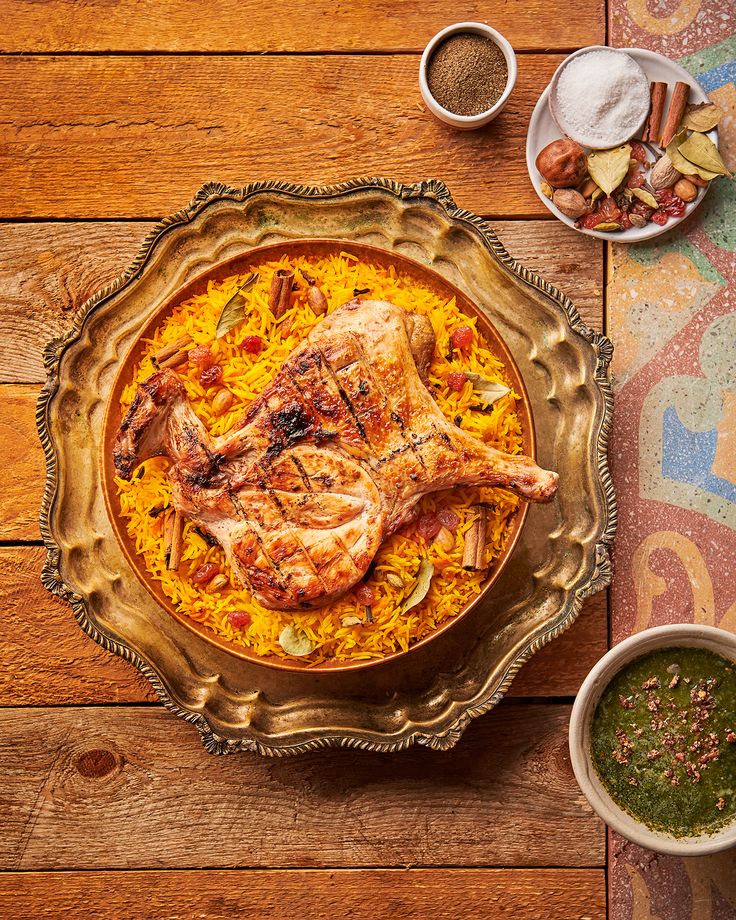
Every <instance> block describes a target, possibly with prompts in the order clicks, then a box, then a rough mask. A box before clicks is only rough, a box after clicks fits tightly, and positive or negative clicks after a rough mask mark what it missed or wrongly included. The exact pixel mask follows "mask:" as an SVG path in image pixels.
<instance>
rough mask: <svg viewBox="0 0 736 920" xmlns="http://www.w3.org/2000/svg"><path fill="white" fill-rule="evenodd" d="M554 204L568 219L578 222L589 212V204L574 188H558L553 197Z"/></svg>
mask: <svg viewBox="0 0 736 920" xmlns="http://www.w3.org/2000/svg"><path fill="white" fill-rule="evenodd" d="M552 204H554V206H555V207H556V208H558V210H560V211H562V213H563V214H564V215H565V216H566V217H571V218H572V219H573V220H576V219H577V218H578V217H582V215H583V214H585V212H586V211H587V210H588V204H587V202H586V200H585V198H583V196H582V195H581V194H580V192H576V191H575V189H574V188H558V189H557V190H556V191H555V193H554V195H553V196H552Z"/></svg>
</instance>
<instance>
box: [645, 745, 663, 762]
mask: <svg viewBox="0 0 736 920" xmlns="http://www.w3.org/2000/svg"><path fill="white" fill-rule="evenodd" d="M661 756H662V752H661V751H658V750H656V748H655V749H654V750H652V751H649V752H648V753H647V760H659V758H660V757H661Z"/></svg>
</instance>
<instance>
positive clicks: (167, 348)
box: [153, 335, 192, 365]
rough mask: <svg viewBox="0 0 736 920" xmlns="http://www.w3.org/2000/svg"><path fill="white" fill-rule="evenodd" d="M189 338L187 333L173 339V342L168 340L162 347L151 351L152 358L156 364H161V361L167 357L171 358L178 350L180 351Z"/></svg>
mask: <svg viewBox="0 0 736 920" xmlns="http://www.w3.org/2000/svg"><path fill="white" fill-rule="evenodd" d="M191 341H192V340H191V338H190V337H189V336H188V335H182V336H180V338H178V339H174V341H173V342H169V344H168V345H164V347H163V348H159V350H158V351H155V352H154V353H153V360H154V361H155V362H156V364H159V365H160V364H161V362H162V361H166V360H167V359H168V358H171V357H172V356H173V355H175V354H176V353H177V352H178V351H181V350H182V348H184V347H185V346H186V345H188V344H189V343H190V342H191Z"/></svg>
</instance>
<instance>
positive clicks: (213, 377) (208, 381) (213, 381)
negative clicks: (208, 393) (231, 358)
mask: <svg viewBox="0 0 736 920" xmlns="http://www.w3.org/2000/svg"><path fill="white" fill-rule="evenodd" d="M199 382H200V383H201V384H202V386H203V387H214V386H219V384H221V383H222V368H221V367H220V365H219V364H213V365H212V367H206V368H205V369H204V370H203V371H202V373H201V374H200V375H199Z"/></svg>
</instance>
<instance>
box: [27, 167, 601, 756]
mask: <svg viewBox="0 0 736 920" xmlns="http://www.w3.org/2000/svg"><path fill="white" fill-rule="evenodd" d="M363 189H376V190H381V191H384V192H388V193H391V194H393V195H395V196H397V197H398V198H401V199H411V198H417V199H419V198H426V199H430V200H433V201H435V202H436V203H437V204H438V205H440V206H441V207H442V208H443V209H444V211H445V213H446V214H447V216H448V217H449V218H451V219H453V220H455V221H458V222H460V223H462V224H464V225H465V226H466V227H467V228H468V229H470V230H471V231H472V233H473V234H474V236H476V238H477V239H478V240H479V241H480V242H481V244H482V245H483V247H484V248H485V249H486V250H488V252H489V253H490V255H491V257H492V258H494V259H495V260H496V261H497V262H498V263H500V264H501V265H502V266H503V268H504V269H505V270H506V271H507V272H509V273H510V274H512V275H514V276H515V277H516V278H517V279H518V280H520V281H521V282H523V283H524V284H525V285H528V286H529V287H531V288H532V289H533V290H534V291H535V292H536V294H537V295H539V294H541V295H542V296H544V297H546V298H549V299H550V300H551V301H553V302H554V303H555V304H556V305H558V306H559V307H560V308H561V309H562V310H563V312H564V314H565V316H566V317H567V320H568V322H569V324H570V328H571V329H572V331H573V332H575V333H577V334H578V335H580V336H581V337H582V338H584V339H585V340H586V341H587V342H588V343H589V344H590V345H591V347H592V348H593V349H594V351H595V354H596V369H595V382H596V384H597V386H598V387H599V388H600V390H601V393H602V396H603V404H604V411H603V417H602V419H601V424H600V428H599V431H598V438H597V448H598V458H597V460H598V473H599V476H600V481H601V487H602V490H603V494H604V498H605V506H606V522H605V526H604V528H603V532H602V534H601V537H600V539H599V540H598V542H597V544H596V559H595V566H594V569H593V572H592V574H591V577H590V579H589V580H588V581H587V582H586V583H584V584H581V585H579V586H578V587H577V588H576V590H575V592H574V595H573V598H572V601H571V603H570V606H569V609H568V610H567V612H566V613H565V614H564V616H562V617H561V618H560V619H559V620H558V621H557V622H555V623H553V624H552V625H551V626H550V627H549V629H546V630H544V631H543V632H541V633H540V634H539V635H537V636H534V637H532V638H531V639H530V640H529V642H528V643H527V644H526V645H525V646H524V648H522V649H521V650H520V651H519V652H518V653H517V654H516V655H515V657H514V658H513V660H512V661H511V662H510V663H509V664H508V666H507V668H506V671H505V673H504V675H503V677H502V678H501V680H500V681H499V683H498V684H497V685H496V687H495V689H494V690H493V692H492V693H491V694H490V695H489V696H488V697H487V698H486V699H484V700H482V701H481V702H479V703H477V704H476V705H473V706H469V707H468V708H467V709H466V710H465V711H464V713H463V714H462V715H461V716H459V717H458V718H457V719H456V720H455V722H454V723H453V724H452V725H451V726H450V727H449V728H447V729H446V730H445V731H443V732H441V733H424V732H421V731H415V732H413V733H412V734H410V735H408V736H406V737H405V738H403V739H402V740H401V741H398V742H387V743H380V742H375V741H368V740H365V739H362V738H360V737H358V735H357V733H354V732H343V733H338V734H335V735H328V736H320V737H318V738H315V739H311V740H308V741H304V742H299V743H295V744H287V745H280V746H270V745H264V744H263V743H261V742H260V741H258V740H256V739H253V738H245V739H238V740H233V739H229V738H223V737H220V736H219V735H217V734H216V733H215V732H214V731H213V730H212V728H211V727H210V725H209V723H208V722H207V719H206V718H205V717H204V716H203V715H202V714H201V713H198V712H194V711H191V710H188V709H185V708H182V707H181V706H179V704H178V703H177V702H176V701H175V700H174V699H173V698H172V697H171V695H170V693H169V690H168V688H167V686H166V684H165V681H164V679H163V678H162V676H161V675H160V674H159V673H158V672H157V671H156V670H155V669H154V668H153V667H152V666H151V665H150V663H149V662H148V661H146V660H144V658H143V657H142V656H141V655H139V654H138V653H137V652H136V651H134V650H133V649H132V648H131V647H130V646H129V645H127V644H126V643H125V642H124V641H122V640H121V639H120V638H119V637H116V636H113V635H109V634H108V633H107V632H105V631H103V630H101V629H99V627H98V626H97V624H96V623H95V622H94V621H93V619H92V618H91V616H90V614H89V611H88V608H87V602H86V600H85V598H84V597H82V596H81V595H79V594H77V593H76V592H75V591H73V590H72V589H71V588H70V587H69V586H68V585H67V584H66V583H65V582H64V580H63V578H62V576H61V571H60V560H61V551H60V549H59V547H58V545H57V544H56V542H55V540H54V538H53V535H52V533H51V529H50V518H51V515H52V511H53V508H54V504H55V500H56V493H57V456H56V448H55V446H54V443H53V441H52V439H51V434H50V427H49V420H48V413H49V407H50V404H51V402H52V400H53V397H54V395H55V394H56V392H57V390H58V386H59V364H60V361H61V359H62V357H63V355H64V352H65V351H66V350H67V349H68V348H69V347H70V346H71V345H72V344H73V343H74V342H75V341H76V340H77V339H79V337H80V336H81V334H82V331H83V329H84V325H85V321H86V319H87V317H88V316H89V315H90V314H91V313H92V312H93V311H94V310H95V309H97V308H99V307H100V306H101V305H102V304H104V303H105V302H106V301H107V300H109V299H110V298H111V297H113V296H114V295H115V294H117V293H118V292H119V291H121V290H122V289H123V288H124V287H125V286H126V285H128V284H129V283H131V282H132V281H133V280H134V279H135V278H136V277H137V276H138V275H139V274H140V272H141V271H142V269H143V267H144V266H145V264H146V262H147V261H148V259H149V257H150V256H151V254H152V252H153V250H154V247H155V246H156V244H157V243H158V241H159V240H160V239H161V237H162V236H164V235H165V234H166V233H167V232H168V231H170V230H171V229H173V228H175V227H178V226H180V225H181V224H185V223H188V222H190V221H191V220H192V219H193V218H194V217H195V216H196V215H197V214H199V212H200V211H201V210H202V209H203V208H205V207H206V206H207V205H208V204H210V203H211V202H212V201H213V200H216V199H229V200H232V201H235V202H242V201H245V200H246V199H247V198H250V197H252V196H254V195H257V194H259V193H262V192H277V193H279V194H283V195H287V196H290V197H294V198H297V199H298V198H336V197H340V196H342V195H346V194H349V193H351V192H355V191H359V190H363ZM612 355H613V345H612V343H611V341H610V339H609V338H608V337H607V336H605V335H603V334H602V333H597V332H595V331H594V330H592V329H591V328H590V327H589V326H587V325H586V324H585V323H584V322H583V320H582V319H581V317H580V315H579V314H578V311H577V309H576V308H575V306H574V304H573V303H572V301H571V300H570V299H569V297H567V296H566V295H565V294H563V293H562V292H561V291H560V290H558V289H557V288H556V287H554V286H553V285H551V284H549V283H548V282H547V281H545V280H544V279H543V278H541V277H540V276H539V275H537V274H536V273H535V272H533V271H531V270H529V269H527V268H525V267H524V266H523V265H521V264H520V263H518V262H517V261H516V260H515V259H513V258H512V257H511V255H510V254H509V253H508V252H507V251H506V249H505V247H504V246H503V245H502V244H501V242H500V241H499V240H498V238H497V237H496V235H495V233H494V232H493V230H492V229H491V228H490V226H489V225H488V224H487V223H486V222H485V221H484V220H483V219H482V218H480V217H478V216H477V215H476V214H473V213H472V212H470V211H466V210H463V209H462V208H459V207H458V206H457V205H456V204H455V202H454V200H453V198H452V196H451V194H450V192H449V190H448V188H447V186H446V185H445V184H444V182H441V181H440V180H437V179H432V180H428V181H423V182H417V183H414V184H412V185H405V184H403V183H400V182H397V181H395V180H393V179H387V178H375V177H366V178H356V179H351V180H348V181H345V182H341V183H338V184H335V185H327V186H310V185H297V184H293V183H290V182H286V181H282V180H269V181H260V182H252V183H249V184H247V185H245V186H244V187H243V188H240V189H235V188H232V187H230V186H227V185H224V184H222V183H216V182H208V183H206V184H205V185H203V186H202V187H201V188H200V189H199V191H198V192H197V193H196V194H195V196H194V197H193V199H192V200H191V202H190V203H189V205H187V206H186V207H185V208H182V209H181V210H179V211H177V212H176V213H174V214H172V215H170V216H169V217H165V218H164V219H163V220H162V221H160V222H159V223H158V224H156V225H155V226H154V227H153V228H152V229H151V231H150V232H149V233H148V235H147V236H146V237H145V239H144V240H143V242H142V244H141V247H140V249H139V251H138V253H137V255H136V257H135V258H134V260H133V261H132V263H131V264H130V265H129V266H128V268H127V269H125V271H123V272H122V273H121V274H120V275H119V276H118V277H117V278H115V279H114V280H113V281H111V282H110V283H109V284H108V285H106V286H105V287H103V288H102V289H100V290H99V291H98V292H97V293H95V294H94V295H92V297H90V298H89V299H88V300H87V301H85V303H83V304H82V305H81V306H80V307H79V309H78V310H77V311H76V313H75V316H74V322H73V324H72V327H71V329H70V330H69V332H68V333H67V334H66V335H64V336H61V337H57V338H54V339H52V340H51V341H50V342H49V343H48V344H47V345H46V347H45V349H44V352H43V359H44V366H45V368H46V372H47V380H46V383H45V384H44V386H43V389H42V390H41V393H40V395H39V398H38V403H37V406H36V425H37V428H38V432H39V437H40V439H41V445H42V447H43V451H44V456H45V461H46V481H45V485H44V492H43V498H42V502H41V510H40V521H39V522H40V528H41V535H42V538H43V542H44V545H45V547H46V550H47V554H46V561H45V563H44V566H43V570H42V573H41V581H42V584H43V585H44V587H45V588H46V589H47V590H48V591H49V592H51V593H52V594H54V595H56V596H58V597H61V598H63V599H64V600H66V601H67V602H68V603H69V604H70V605H71V607H72V611H73V613H74V616H75V619H76V620H77V622H78V623H79V625H80V627H81V628H82V630H83V631H84V632H85V633H86V634H87V635H88V636H89V637H90V638H92V639H94V641H95V642H97V643H98V644H99V645H101V646H102V648H104V649H105V650H106V651H108V652H113V653H114V654H116V655H119V656H120V657H121V658H123V659H125V660H126V661H128V662H130V663H131V664H133V665H134V666H135V667H136V668H138V670H139V671H140V672H141V673H142V674H143V675H144V677H146V678H147V679H148V681H149V682H150V683H151V685H152V687H153V688H154V690H155V691H156V693H157V695H158V696H159V698H160V699H161V701H162V703H163V704H164V706H165V707H166V708H167V709H168V710H169V711H170V712H172V713H174V714H175V715H176V716H178V717H179V718H181V719H184V720H185V721H187V722H190V723H192V724H193V725H195V726H196V727H197V729H198V731H199V733H200V736H201V739H202V743H203V745H204V747H205V749H206V750H207V751H209V752H210V753H214V754H223V753H233V752H237V751H251V752H255V753H259V754H263V755H268V756H285V755H291V754H298V753H303V752H306V751H311V750H315V749H319V748H328V747H356V748H364V749H370V750H374V751H385V752H392V751H398V750H403V749H405V748H407V747H409V746H410V745H412V744H415V743H416V744H422V745H425V746H427V747H431V748H434V749H441V750H446V749H448V748H451V747H452V746H454V745H455V744H456V743H457V741H458V740H459V739H460V737H461V735H462V733H463V731H464V730H465V728H466V727H467V725H468V724H469V723H470V721H471V720H472V719H474V718H477V716H479V715H482V714H483V713H486V712H488V711H489V710H490V709H492V708H493V707H494V706H495V705H497V703H498V702H499V701H500V700H501V699H502V698H503V696H504V695H505V693H506V691H507V690H508V688H509V686H510V684H511V682H512V681H513V679H514V677H515V676H516V674H517V673H518V671H519V669H520V668H521V667H522V665H523V664H524V663H525V662H527V661H528V660H529V659H530V658H531V656H532V655H533V654H535V652H537V651H538V650H539V649H540V648H542V647H543V646H544V645H546V644H547V643H548V642H551V641H552V640H553V639H555V638H557V637H558V636H559V635H561V633H563V632H564V631H565V630H566V629H568V628H569V626H571V625H572V623H573V622H574V621H575V619H576V618H577V615H578V613H579V611H580V607H581V605H582V602H583V600H584V599H585V598H586V597H587V596H589V595H590V594H593V593H595V592H596V591H600V590H602V589H603V588H606V587H607V586H608V585H609V584H610V581H611V563H610V556H609V546H610V544H611V542H612V541H613V537H614V534H615V531H616V523H617V512H616V499H615V495H614V491H613V482H612V479H611V474H610V469H609V465H608V438H609V434H610V430H611V423H612V415H613V393H612V390H611V385H610V380H609V377H608V368H609V365H610V361H611V357H612Z"/></svg>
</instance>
